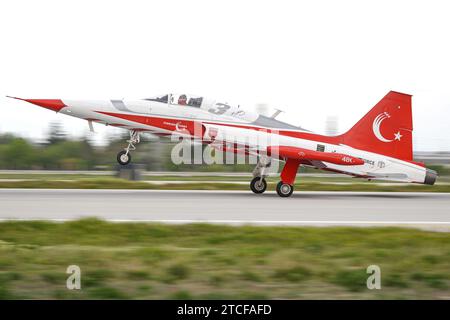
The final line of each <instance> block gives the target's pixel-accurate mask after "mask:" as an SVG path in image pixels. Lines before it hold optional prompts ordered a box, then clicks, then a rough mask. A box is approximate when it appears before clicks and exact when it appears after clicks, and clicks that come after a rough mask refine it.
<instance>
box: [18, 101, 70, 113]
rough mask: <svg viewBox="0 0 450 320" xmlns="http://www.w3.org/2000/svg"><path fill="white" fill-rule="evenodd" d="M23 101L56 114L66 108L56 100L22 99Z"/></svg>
mask: <svg viewBox="0 0 450 320" xmlns="http://www.w3.org/2000/svg"><path fill="white" fill-rule="evenodd" d="M23 100H24V101H27V102H29V103H32V104H35V105H37V106H40V107H43V108H47V109H50V110H53V111H56V112H58V111H59V110H61V109H62V108H64V107H65V106H66V105H65V104H64V103H63V102H62V101H61V100H58V99H23Z"/></svg>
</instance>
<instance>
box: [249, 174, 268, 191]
mask: <svg viewBox="0 0 450 320" xmlns="http://www.w3.org/2000/svg"><path fill="white" fill-rule="evenodd" d="M250 189H251V190H252V191H253V192H254V193H257V194H259V193H263V192H264V191H266V189H267V182H266V179H264V178H262V180H261V177H256V178H253V179H252V181H250Z"/></svg>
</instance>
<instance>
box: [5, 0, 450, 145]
mask: <svg viewBox="0 0 450 320" xmlns="http://www.w3.org/2000/svg"><path fill="white" fill-rule="evenodd" d="M449 13H450V2H448V1H420V2H419V1H342V0H340V1H304V2H303V1H279V0H277V1H261V0H259V1H231V0H227V1H212V0H205V1H169V0H164V1H151V2H150V1H131V0H127V1H113V0H107V1H95V0H89V1H84V0H76V1H69V0H65V1H60V0H59V1H56V0H55V1H49V0H40V1H35V0H34V1H24V0H14V1H2V2H0V35H1V37H0V39H1V47H0V96H1V97H0V105H1V115H0V132H5V131H7V132H16V133H19V134H21V135H22V136H25V137H29V138H37V139H39V138H40V137H42V135H43V134H45V130H46V129H47V127H48V122H49V121H54V120H56V119H58V120H61V121H62V122H63V123H64V125H65V126H66V128H67V130H68V131H69V132H70V133H71V134H74V135H81V134H84V133H85V132H86V130H87V124H86V123H85V122H83V121H81V120H78V119H74V118H70V117H67V116H64V115H57V114H55V113H52V112H50V111H48V110H45V109H41V108H39V107H37V106H33V105H30V104H27V103H24V102H20V101H15V100H10V99H6V98H5V97H4V96H5V95H14V96H19V97H25V98H71V99H104V98H107V99H109V98H124V97H125V98H143V97H148V96H153V95H157V94H160V93H166V92H187V93H194V94H198V95H204V96H209V97H213V98H218V99H224V100H227V101H229V102H231V101H233V102H237V103H239V104H241V105H245V106H246V107H247V108H249V109H252V108H253V107H254V105H255V104H258V103H266V104H268V105H269V106H273V107H277V108H280V109H283V110H285V111H286V113H285V114H284V116H283V117H284V119H285V120H288V121H289V122H290V123H293V124H297V125H302V126H303V127H305V128H307V129H310V130H313V131H317V132H319V133H322V132H324V131H325V121H326V116H327V115H336V116H338V117H339V131H340V132H343V131H346V130H347V129H349V128H350V126H351V125H353V124H354V123H355V122H356V121H357V120H359V118H361V117H362V116H363V115H364V114H365V113H366V112H367V111H368V110H369V109H370V108H371V107H372V106H373V105H374V104H375V103H376V102H378V100H380V99H381V98H382V97H383V96H384V95H385V94H386V93H387V92H388V91H389V90H396V91H401V92H405V93H409V94H412V95H413V113H414V127H415V129H414V144H415V147H416V150H450V42H449V38H450V37H449V36H450V19H449ZM283 117H282V118H283ZM96 130H97V131H98V132H99V133H98V134H97V135H96V139H97V140H98V141H101V139H103V138H104V137H105V136H106V135H108V134H110V133H111V132H113V130H114V129H113V128H110V127H103V126H100V125H97V127H96Z"/></svg>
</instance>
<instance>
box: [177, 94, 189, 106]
mask: <svg viewBox="0 0 450 320" xmlns="http://www.w3.org/2000/svg"><path fill="white" fill-rule="evenodd" d="M178 104H179V105H182V106H185V105H186V104H187V97H186V95H185V94H182V95H180V97H179V98H178Z"/></svg>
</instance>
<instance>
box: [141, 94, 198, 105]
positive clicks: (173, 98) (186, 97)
mask: <svg viewBox="0 0 450 320" xmlns="http://www.w3.org/2000/svg"><path fill="white" fill-rule="evenodd" d="M169 99H170V104H174V105H180V106H190V107H195V108H200V107H201V105H202V102H203V97H199V96H194V95H190V94H184V93H182V94H166V95H163V96H157V97H153V98H147V99H144V100H148V101H156V102H162V103H167V104H168V103H169Z"/></svg>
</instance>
